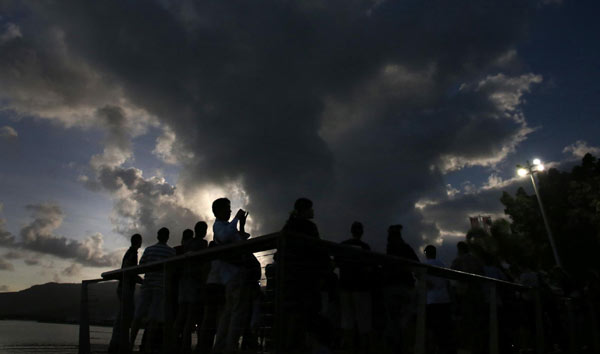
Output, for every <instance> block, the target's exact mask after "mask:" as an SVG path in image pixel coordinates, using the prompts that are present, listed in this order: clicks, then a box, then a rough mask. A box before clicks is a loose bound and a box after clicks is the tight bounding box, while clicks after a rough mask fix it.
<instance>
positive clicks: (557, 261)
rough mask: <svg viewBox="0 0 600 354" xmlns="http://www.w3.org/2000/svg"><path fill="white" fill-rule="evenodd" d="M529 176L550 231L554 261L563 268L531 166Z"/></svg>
mask: <svg viewBox="0 0 600 354" xmlns="http://www.w3.org/2000/svg"><path fill="white" fill-rule="evenodd" d="M529 177H531V184H533V191H534V192H535V196H536V197H537V201H538V204H539V205H540V211H541V212H542V219H543V220H544V226H546V232H547V233H548V239H549V240H550V246H551V247H552V253H553V254H554V261H555V262H556V265H557V266H559V267H560V268H562V263H561V262H560V258H559V257H558V251H557V250H556V244H555V243H554V236H552V230H551V229H550V224H549V223H548V218H547V217H546V211H545V210H544V204H543V203H542V198H541V197H540V192H539V191H538V188H537V185H536V184H535V178H533V172H532V171H531V168H529Z"/></svg>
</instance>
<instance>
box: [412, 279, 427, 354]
mask: <svg viewBox="0 0 600 354" xmlns="http://www.w3.org/2000/svg"><path fill="white" fill-rule="evenodd" d="M417 274H418V275H417V278H418V279H417V328H416V336H415V354H425V340H426V337H427V328H426V326H427V324H426V316H427V268H420V269H419V270H418V272H417Z"/></svg>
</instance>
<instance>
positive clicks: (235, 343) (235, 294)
mask: <svg viewBox="0 0 600 354" xmlns="http://www.w3.org/2000/svg"><path fill="white" fill-rule="evenodd" d="M243 273H244V272H243V271H241V272H239V274H238V275H239V277H238V278H237V279H235V281H236V283H237V285H235V284H234V285H233V287H232V291H231V296H230V298H229V299H228V300H231V314H230V320H229V331H228V333H227V350H228V351H235V350H238V348H239V340H240V337H241V336H242V335H243V334H244V328H245V324H246V323H247V319H248V315H249V309H250V301H251V299H250V292H249V286H248V284H246V283H245V282H244V274H243ZM236 277H237V276H236Z"/></svg>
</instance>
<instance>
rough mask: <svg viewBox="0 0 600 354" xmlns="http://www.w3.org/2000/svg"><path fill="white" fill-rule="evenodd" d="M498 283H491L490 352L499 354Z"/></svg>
mask: <svg viewBox="0 0 600 354" xmlns="http://www.w3.org/2000/svg"><path fill="white" fill-rule="evenodd" d="M496 290H497V289H496V283H494V282H492V283H491V284H490V349H489V350H490V354H498V353H499V348H498V344H499V343H498V298H497V296H498V293H497V291H496Z"/></svg>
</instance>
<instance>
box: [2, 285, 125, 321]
mask: <svg viewBox="0 0 600 354" xmlns="http://www.w3.org/2000/svg"><path fill="white" fill-rule="evenodd" d="M116 286H117V283H116V282H107V283H99V284H92V285H90V286H89V309H90V310H89V311H90V321H91V322H92V323H96V324H110V323H111V322H112V320H113V319H114V317H115V316H116V313H117V311H118V299H117V295H116ZM80 290H81V284H60V283H46V284H42V285H34V286H32V287H31V288H29V289H25V290H21V291H17V292H7V293H0V319H24V320H36V321H48V322H69V323H76V322H78V321H79V308H80V296H79V293H80Z"/></svg>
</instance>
